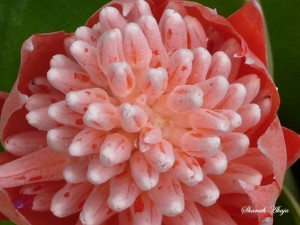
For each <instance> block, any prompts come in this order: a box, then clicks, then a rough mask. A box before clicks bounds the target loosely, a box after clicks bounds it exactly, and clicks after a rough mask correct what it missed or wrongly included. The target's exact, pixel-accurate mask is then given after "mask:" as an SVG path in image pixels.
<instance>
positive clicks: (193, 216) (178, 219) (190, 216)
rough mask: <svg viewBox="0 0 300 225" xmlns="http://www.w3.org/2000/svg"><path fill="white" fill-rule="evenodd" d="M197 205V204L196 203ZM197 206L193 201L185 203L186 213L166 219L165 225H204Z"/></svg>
mask: <svg viewBox="0 0 300 225" xmlns="http://www.w3.org/2000/svg"><path fill="white" fill-rule="evenodd" d="M196 204H197V203H196ZM196 204H195V203H194V202H191V201H186V202H185V209H184V211H183V212H182V213H181V214H179V215H177V216H174V217H164V224H166V225H183V224H188V225H203V222H202V218H201V215H200V213H199V210H198V208H197V207H196Z"/></svg>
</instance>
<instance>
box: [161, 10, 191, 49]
mask: <svg viewBox="0 0 300 225" xmlns="http://www.w3.org/2000/svg"><path fill="white" fill-rule="evenodd" d="M159 28H160V32H161V36H162V39H163V42H164V44H165V46H166V49H167V51H168V53H172V52H174V51H176V50H178V49H180V48H186V47H187V28H186V25H185V22H184V20H183V18H182V17H181V15H180V14H179V13H177V12H176V11H174V10H172V9H166V10H165V11H164V13H163V15H162V17H161V19H160V21H159Z"/></svg>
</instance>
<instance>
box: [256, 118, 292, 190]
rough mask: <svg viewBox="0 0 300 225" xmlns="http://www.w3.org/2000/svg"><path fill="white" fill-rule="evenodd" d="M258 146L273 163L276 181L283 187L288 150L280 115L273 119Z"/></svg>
mask: <svg viewBox="0 0 300 225" xmlns="http://www.w3.org/2000/svg"><path fill="white" fill-rule="evenodd" d="M257 146H258V149H259V150H260V151H261V152H262V153H263V154H264V155H265V156H266V157H267V158H268V159H270V160H271V162H272V163H273V170H274V181H275V182H276V183H277V185H278V186H279V187H282V183H283V178H284V174H285V170H286V166H287V165H286V164H287V155H286V152H287V151H286V146H285V140H284V134H283V131H282V127H281V125H280V122H279V119H278V117H276V118H275V119H274V120H273V122H272V123H271V125H270V127H269V128H268V129H267V131H266V132H265V133H264V134H263V135H262V136H261V137H260V138H259V139H258V142H257Z"/></svg>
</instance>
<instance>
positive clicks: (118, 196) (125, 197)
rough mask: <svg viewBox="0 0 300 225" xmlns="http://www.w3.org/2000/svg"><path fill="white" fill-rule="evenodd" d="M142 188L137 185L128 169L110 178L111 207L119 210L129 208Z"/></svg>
mask: <svg viewBox="0 0 300 225" xmlns="http://www.w3.org/2000/svg"><path fill="white" fill-rule="evenodd" d="M140 193H141V190H140V189H139V188H138V187H137V186H136V185H135V182H134V180H133V179H132V177H131V174H130V172H129V171H126V172H124V173H122V174H120V175H118V176H115V177H113V178H112V179H111V180H110V193H109V197H108V200H107V204H108V205H109V207H110V208H111V209H112V210H114V211H117V212H122V211H124V210H125V209H127V208H129V207H130V206H131V205H132V204H133V203H134V202H135V199H136V198H137V196H139V194H140Z"/></svg>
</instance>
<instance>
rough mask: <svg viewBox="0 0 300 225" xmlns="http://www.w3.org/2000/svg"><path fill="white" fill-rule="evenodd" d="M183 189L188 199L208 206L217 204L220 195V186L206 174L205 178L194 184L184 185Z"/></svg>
mask: <svg viewBox="0 0 300 225" xmlns="http://www.w3.org/2000/svg"><path fill="white" fill-rule="evenodd" d="M182 189H183V192H184V196H185V199H186V200H189V201H193V202H197V203H199V204H201V205H203V206H206V207H208V206H211V205H213V204H215V203H216V201H217V200H218V198H219V196H220V191H219V189H218V187H217V186H216V185H215V183H214V182H213V181H212V180H211V179H209V178H208V177H207V176H204V179H203V180H202V181H201V182H199V183H197V184H196V185H194V186H187V185H182Z"/></svg>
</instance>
